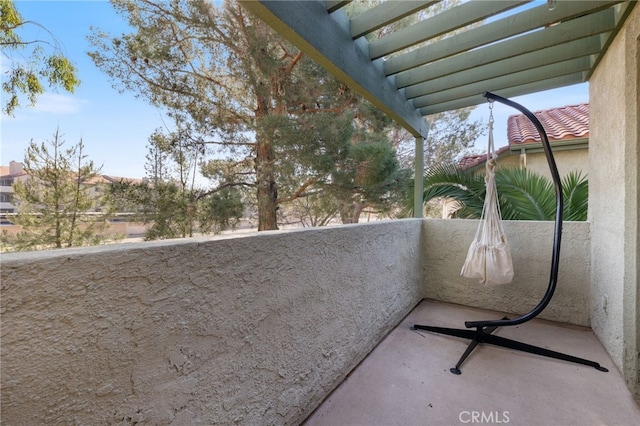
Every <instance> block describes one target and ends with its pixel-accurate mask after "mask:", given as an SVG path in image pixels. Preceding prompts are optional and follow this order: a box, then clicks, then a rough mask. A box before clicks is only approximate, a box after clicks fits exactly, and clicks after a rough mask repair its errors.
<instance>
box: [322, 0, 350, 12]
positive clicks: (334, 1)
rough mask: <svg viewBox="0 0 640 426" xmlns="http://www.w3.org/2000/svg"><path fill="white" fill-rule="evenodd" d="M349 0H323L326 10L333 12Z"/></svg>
mask: <svg viewBox="0 0 640 426" xmlns="http://www.w3.org/2000/svg"><path fill="white" fill-rule="evenodd" d="M349 1H350V0H325V6H326V8H327V12H329V13H331V12H335V11H336V10H338V9H340V8H341V7H343V6H346V5H347V4H349Z"/></svg>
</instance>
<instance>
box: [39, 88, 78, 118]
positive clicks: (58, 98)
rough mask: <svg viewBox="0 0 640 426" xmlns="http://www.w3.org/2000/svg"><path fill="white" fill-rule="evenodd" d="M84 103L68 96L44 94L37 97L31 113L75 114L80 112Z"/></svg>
mask: <svg viewBox="0 0 640 426" xmlns="http://www.w3.org/2000/svg"><path fill="white" fill-rule="evenodd" d="M84 103H86V102H85V101H82V100H79V99H77V98H74V97H72V96H69V95H60V94H56V93H45V94H43V95H42V96H40V97H38V100H37V101H36V106H35V108H33V111H35V112H45V113H52V114H56V115H68V114H76V113H78V112H80V108H81V106H82V104H84Z"/></svg>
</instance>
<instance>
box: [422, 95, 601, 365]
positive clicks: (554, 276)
mask: <svg viewBox="0 0 640 426" xmlns="http://www.w3.org/2000/svg"><path fill="white" fill-rule="evenodd" d="M484 97H485V98H487V99H489V100H494V101H497V102H500V103H502V104H505V105H508V106H511V107H513V108H515V109H517V110H519V111H521V112H522V113H523V114H524V115H525V116H526V117H527V118H528V119H529V120H531V122H532V123H533V124H534V125H535V127H536V129H537V130H538V133H540V139H541V141H542V147H543V148H544V153H545V156H546V157H547V163H548V164H549V169H550V171H551V177H552V179H553V184H554V187H555V193H556V216H555V232H554V239H553V254H552V258H551V276H550V278H549V286H548V287H547V291H546V292H545V294H544V296H543V297H542V300H541V301H540V302H539V303H538V305H537V306H536V307H535V308H533V309H532V310H531V311H530V312H529V313H527V314H524V315H522V316H520V317H518V318H513V319H509V318H507V317H504V318H502V319H499V320H488V321H465V323H464V325H465V327H466V328H467V329H466V330H465V329H457V328H445V327H434V326H429V325H413V326H412V327H411V329H412V330H426V331H431V332H433V333H439V334H445V335H448V336H455V337H461V338H465V339H470V340H471V342H470V343H469V346H467V349H466V350H465V351H464V353H463V354H462V356H461V357H460V359H459V360H458V363H457V364H456V366H455V367H453V368H451V369H450V371H451V372H452V373H453V374H456V375H459V374H461V373H462V372H461V371H460V366H461V365H462V363H463V362H464V361H465V360H466V359H467V357H468V356H469V355H470V354H471V352H472V351H473V350H474V349H475V348H476V346H478V344H479V343H488V344H491V345H494V346H500V347H504V348H509V349H513V350H517V351H522V352H528V353H532V354H536V355H541V356H545V357H548V358H555V359H559V360H563V361H568V362H573V363H577V364H582V365H587V366H590V367H594V368H595V369H597V370H599V371H609V370H608V369H606V368H605V367H602V366H601V365H600V364H598V363H597V362H594V361H589V360H587V359H584V358H578V357H575V356H572V355H567V354H564V353H561V352H555V351H552V350H549V349H545V348H541V347H538V346H533V345H529V344H526V343H522V342H518V341H516V340H511V339H507V338H504V337H499V336H495V335H493V334H492V333H493V332H494V331H495V330H496V329H497V328H498V327H508V326H513V325H519V324H523V323H525V322H527V321H529V320H532V319H533V318H535V317H536V316H538V315H539V314H540V313H541V312H542V311H543V310H544V309H545V308H546V307H547V305H548V304H549V302H550V301H551V298H552V297H553V293H554V291H555V289H556V283H557V281H558V265H559V263H560V240H561V236H562V211H563V200H562V183H561V181H560V175H559V174H558V168H557V167H556V163H555V159H554V157H553V153H552V152H551V146H550V145H549V139H548V137H547V134H546V132H545V130H544V128H543V127H542V124H541V123H540V121H539V120H538V118H537V117H536V116H535V115H534V114H533V113H531V111H529V110H527V109H526V108H525V107H523V106H522V105H520V104H518V103H516V102H513V101H511V100H509V99H506V98H503V97H500V96H498V95H496V94H494V93H491V92H485V93H484ZM473 328H475V331H474V330H471V329H473Z"/></svg>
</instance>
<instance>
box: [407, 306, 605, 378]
mask: <svg viewBox="0 0 640 426" xmlns="http://www.w3.org/2000/svg"><path fill="white" fill-rule="evenodd" d="M506 319H507V318H503V320H506ZM497 328H498V326H495V325H494V326H489V327H484V326H478V327H476V330H475V331H474V330H468V329H467V330H465V329H458V328H446V327H434V326H429V325H413V326H412V327H411V329H412V330H426V331H430V332H433V333H439V334H445V335H448V336H455V337H461V338H464V339H469V340H471V342H470V343H469V346H467V349H466V350H465V351H464V353H463V354H462V356H461V357H460V359H459V360H458V363H457V364H456V366H455V367H453V368H451V369H450V370H449V371H451V372H452V373H453V374H455V375H460V374H462V371H460V366H462V363H463V362H464V361H465V360H466V359H467V357H468V356H469V355H470V354H471V352H473V350H474V349H475V348H476V346H478V344H479V343H486V344H490V345H494V346H500V347H503V348H508V349H513V350H516V351H521V352H527V353H531V354H535V355H541V356H545V357H548V358H554V359H559V360H562V361H568V362H573V363H576V364H581V365H587V366H589V367H593V368H595V369H596V370H599V371H605V372H606V371H609V370H608V369H606V368H605V367H603V366H601V365H600V364H599V363H597V362H595V361H589V360H588V359H584V358H578V357H575V356H572V355H567V354H563V353H561V352H556V351H552V350H549V349H545V348H541V347H539V346H533V345H529V344H527V343H522V342H518V341H516V340H511V339H507V338H504V337H500V336H495V335H493V334H491V333H493V332H494V331H495V330H496V329H497Z"/></svg>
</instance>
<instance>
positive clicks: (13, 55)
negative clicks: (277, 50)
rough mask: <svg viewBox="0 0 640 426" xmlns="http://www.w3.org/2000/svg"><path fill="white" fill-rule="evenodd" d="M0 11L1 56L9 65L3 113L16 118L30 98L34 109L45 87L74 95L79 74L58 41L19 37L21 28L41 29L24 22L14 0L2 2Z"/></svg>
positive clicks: (4, 78) (29, 101)
mask: <svg viewBox="0 0 640 426" xmlns="http://www.w3.org/2000/svg"><path fill="white" fill-rule="evenodd" d="M0 11H1V12H2V15H1V16H0V46H1V47H2V56H3V57H4V58H6V59H7V60H8V62H9V64H10V65H9V66H8V71H7V72H6V76H3V78H2V90H3V91H4V92H5V93H6V94H7V95H8V100H7V101H4V104H3V105H2V111H3V113H5V114H7V115H13V113H14V111H15V110H16V108H18V107H19V106H20V105H21V101H20V97H21V96H25V97H26V98H27V100H28V103H29V105H30V106H34V105H35V104H36V102H37V98H38V96H39V95H41V94H43V93H44V92H45V85H44V84H47V85H48V87H49V88H51V89H56V88H62V89H64V90H65V91H67V92H69V93H73V92H74V90H75V88H76V87H77V86H78V85H79V84H80V80H78V77H77V70H76V68H75V67H74V66H73V64H72V63H71V62H70V61H69V59H67V58H66V57H65V56H64V55H62V54H61V53H60V48H59V47H57V46H56V44H55V39H53V42H52V43H50V42H46V41H42V40H24V39H23V38H22V37H20V35H19V34H18V33H17V31H18V30H19V29H21V28H22V27H24V26H26V25H33V26H39V25H38V24H36V23H34V22H31V21H25V20H24V19H23V18H22V16H20V14H19V13H18V11H17V10H16V8H15V4H14V2H13V1H12V0H0ZM45 48H47V49H49V50H50V52H47V50H46V49H45ZM43 83H44V84H43Z"/></svg>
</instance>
